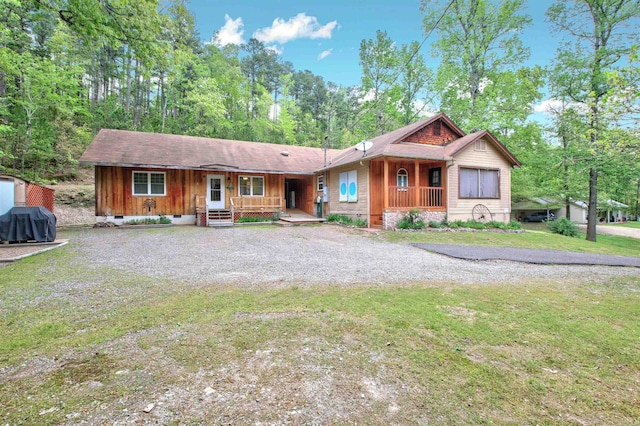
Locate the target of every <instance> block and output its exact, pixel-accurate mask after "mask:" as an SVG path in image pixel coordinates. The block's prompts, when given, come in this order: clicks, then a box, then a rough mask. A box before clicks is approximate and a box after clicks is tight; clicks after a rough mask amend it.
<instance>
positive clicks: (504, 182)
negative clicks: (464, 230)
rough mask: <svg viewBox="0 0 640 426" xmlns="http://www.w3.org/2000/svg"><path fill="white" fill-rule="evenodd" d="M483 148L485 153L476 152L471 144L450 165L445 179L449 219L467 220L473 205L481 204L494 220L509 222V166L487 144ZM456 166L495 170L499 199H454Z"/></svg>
mask: <svg viewBox="0 0 640 426" xmlns="http://www.w3.org/2000/svg"><path fill="white" fill-rule="evenodd" d="M485 146H486V150H484V151H477V150H476V149H475V144H471V145H469V147H467V148H466V149H465V150H463V151H461V152H460V153H458V155H456V157H455V163H454V166H453V167H450V168H449V169H448V171H447V180H448V182H449V185H448V188H449V197H448V199H449V205H448V212H447V213H448V219H449V220H458V219H459V220H467V219H471V218H472V216H471V210H472V209H473V206H475V205H476V204H484V205H485V206H487V207H488V208H489V211H491V213H492V214H493V219H494V220H497V221H504V222H508V221H509V216H510V213H511V165H510V163H509V162H508V161H507V159H506V158H505V157H504V156H503V155H502V154H501V153H500V152H499V151H498V150H496V149H495V147H493V145H492V144H491V143H490V142H486V143H485ZM460 167H462V168H465V167H471V168H479V169H489V170H491V169H492V170H499V173H500V198H460V197H459V196H458V193H459V188H460V186H459V185H460V183H459V168H460ZM505 209H506V211H505Z"/></svg>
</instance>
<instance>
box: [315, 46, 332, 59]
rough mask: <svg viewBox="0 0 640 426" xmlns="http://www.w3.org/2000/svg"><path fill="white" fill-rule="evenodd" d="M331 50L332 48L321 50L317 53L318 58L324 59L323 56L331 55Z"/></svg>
mask: <svg viewBox="0 0 640 426" xmlns="http://www.w3.org/2000/svg"><path fill="white" fill-rule="evenodd" d="M331 52H333V49H327V50H325V51H323V52H321V53H320V54H319V55H318V60H319V61H321V60H323V59H324V58H326V57H327V56H329V55H331Z"/></svg>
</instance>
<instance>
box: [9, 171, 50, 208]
mask: <svg viewBox="0 0 640 426" xmlns="http://www.w3.org/2000/svg"><path fill="white" fill-rule="evenodd" d="M0 179H2V180H3V181H9V182H12V183H13V196H14V199H13V205H14V206H18V207H24V206H27V207H36V206H43V207H44V208H46V209H47V210H49V211H50V212H53V193H54V191H53V189H50V188H47V187H45V186H42V185H38V184H35V183H31V182H27V181H25V180H22V179H19V178H17V177H14V176H9V175H0Z"/></svg>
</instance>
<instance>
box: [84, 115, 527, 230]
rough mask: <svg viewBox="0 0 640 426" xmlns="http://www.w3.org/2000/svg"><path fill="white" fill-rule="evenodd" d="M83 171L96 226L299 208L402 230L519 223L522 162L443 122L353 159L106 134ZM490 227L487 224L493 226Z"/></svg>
mask: <svg viewBox="0 0 640 426" xmlns="http://www.w3.org/2000/svg"><path fill="white" fill-rule="evenodd" d="M80 163H81V164H83V165H94V166H95V175H96V218H97V220H99V221H114V222H116V223H118V221H126V220H130V219H134V218H141V217H145V216H158V215H164V216H167V217H169V218H171V219H172V221H173V222H174V223H185V224H186V223H191V224H193V223H197V224H201V225H204V224H210V223H211V222H215V221H219V220H222V219H223V217H224V219H225V220H230V221H233V220H237V219H238V218H239V217H241V216H243V215H254V216H266V217H269V216H272V215H274V214H280V213H282V212H283V211H286V210H287V209H289V208H296V209H300V210H302V211H304V212H306V213H308V214H315V213H316V212H317V211H318V209H317V207H318V205H321V206H322V212H323V215H324V216H326V215H328V214H331V213H334V214H344V215H348V216H350V217H352V218H360V219H364V220H366V221H367V222H368V223H369V226H372V227H381V228H385V229H393V228H394V227H395V226H396V222H397V221H398V220H399V219H400V218H401V217H402V216H403V215H405V214H406V212H408V211H410V210H420V211H421V212H422V213H421V214H422V216H423V218H424V219H425V221H427V222H428V221H431V220H435V221H441V220H443V219H445V218H447V219H448V220H456V219H461V220H466V219H471V218H473V212H474V211H475V210H474V207H476V206H482V207H483V210H482V211H483V212H486V215H487V218H489V217H490V218H491V219H493V220H498V221H504V222H508V221H509V216H510V205H511V168H512V167H514V166H519V165H520V163H519V162H518V161H517V160H516V159H515V157H514V156H513V155H512V154H511V153H510V152H509V151H508V150H507V149H506V148H505V147H504V146H503V145H502V144H501V143H500V142H499V141H498V140H497V139H496V138H495V137H494V136H493V135H492V134H491V133H490V132H488V131H481V132H476V133H472V134H469V135H465V134H464V132H463V131H462V130H461V129H460V128H458V126H456V125H455V123H453V122H452V121H451V120H450V119H449V118H448V117H447V116H446V115H444V114H438V115H436V116H434V117H431V118H430V119H428V120H422V121H419V122H416V123H413V124H411V125H408V126H405V127H402V128H400V129H397V130H395V131H392V132H389V133H387V134H384V135H381V136H378V137H376V138H373V139H371V141H368V142H367V143H360V144H358V145H356V146H355V147H350V148H346V149H343V150H327V151H326V152H325V151H324V150H323V149H321V148H310V147H300V146H289V145H275V144H266V143H255V142H244V141H230V140H224V139H210V138H198V137H191V136H176V135H165V134H154V133H141V132H131V131H122V130H106V129H105V130H101V131H100V132H99V133H98V135H97V136H96V137H95V139H94V140H93V142H92V143H91V145H90V146H89V147H88V148H87V151H86V152H85V153H84V154H83V156H82V158H81V160H80ZM485 219H486V218H485Z"/></svg>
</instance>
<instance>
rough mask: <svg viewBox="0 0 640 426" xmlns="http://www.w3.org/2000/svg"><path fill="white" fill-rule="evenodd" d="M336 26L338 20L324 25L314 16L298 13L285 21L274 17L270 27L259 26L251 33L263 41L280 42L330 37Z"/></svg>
mask: <svg viewBox="0 0 640 426" xmlns="http://www.w3.org/2000/svg"><path fill="white" fill-rule="evenodd" d="M337 26H338V21H331V22H329V23H328V24H326V25H320V23H319V22H318V19H317V18H316V17H315V16H307V15H306V14H305V13H298V14H297V15H296V16H294V17H293V18H290V19H289V20H288V21H285V20H284V19H281V18H276V19H274V21H273V24H271V26H270V27H266V28H261V29H259V30H257V31H256V32H255V33H253V37H255V38H256V39H258V40H259V41H261V42H263V43H273V42H277V43H281V44H284V43H286V42H288V41H291V40H295V39H298V38H310V39H318V38H331V33H332V32H333V30H334V29H335V28H336V27H337Z"/></svg>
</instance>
